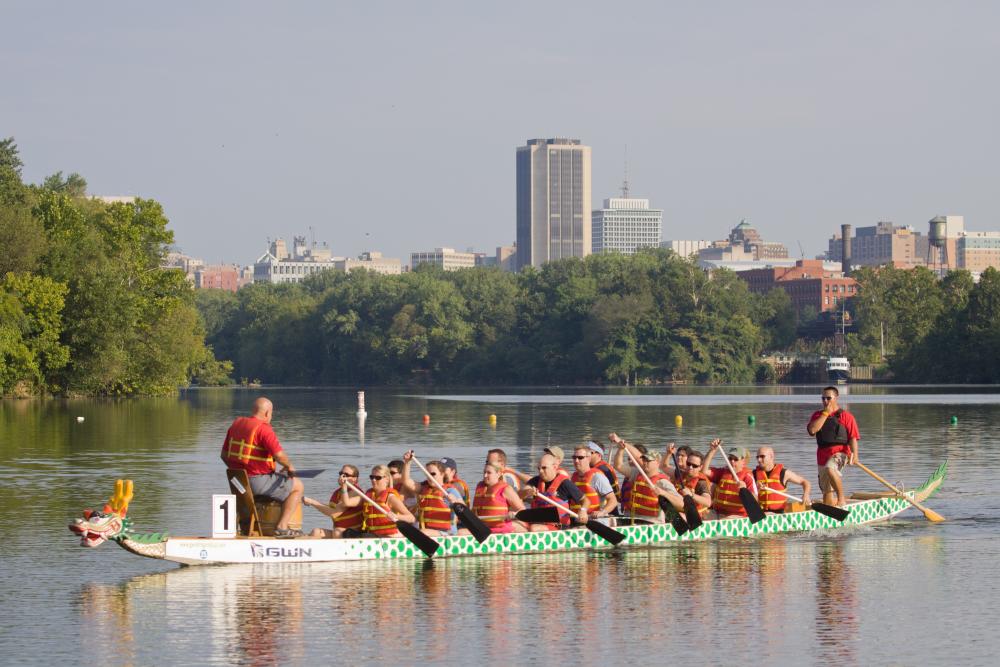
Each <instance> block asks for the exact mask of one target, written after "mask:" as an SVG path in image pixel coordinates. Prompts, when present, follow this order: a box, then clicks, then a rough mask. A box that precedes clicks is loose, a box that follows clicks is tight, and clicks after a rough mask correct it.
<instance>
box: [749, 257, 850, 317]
mask: <svg viewBox="0 0 1000 667" xmlns="http://www.w3.org/2000/svg"><path fill="white" fill-rule="evenodd" d="M736 275H738V276H739V277H740V278H742V279H743V280H745V281H746V283H747V286H748V287H749V288H750V291H751V292H755V293H757V294H766V293H767V292H770V291H771V290H772V289H774V288H775V287H780V288H781V289H783V290H785V292H787V293H788V296H789V297H790V298H791V300H792V304H793V305H794V306H795V309H796V310H798V311H800V312H801V311H802V309H804V308H805V307H806V306H812V307H814V308H815V309H816V312H820V313H821V312H823V311H826V310H839V309H840V305H841V302H843V300H844V299H846V298H848V297H852V296H855V295H856V294H857V293H858V284H857V282H855V280H854V278H845V277H844V274H843V273H841V272H840V271H827V270H825V269H824V268H823V262H822V260H818V259H800V260H798V261H796V262H795V266H780V267H770V268H767V269H750V270H749V271H740V272H738V273H737V274H736Z"/></svg>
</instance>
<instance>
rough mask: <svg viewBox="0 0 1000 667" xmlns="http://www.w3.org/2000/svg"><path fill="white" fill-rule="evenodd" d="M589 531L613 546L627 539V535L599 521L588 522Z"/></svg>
mask: <svg viewBox="0 0 1000 667" xmlns="http://www.w3.org/2000/svg"><path fill="white" fill-rule="evenodd" d="M553 509H554V508H553ZM587 529H588V530H589V531H590V532H592V533H595V534H597V535H599V536H601V537H602V538H604V539H605V540H607V541H608V542H610V543H611V544H618V543H619V542H621V541H622V540H624V539H625V535H624V534H622V533H619V532H618V531H617V530H615V529H614V528H612V527H611V526H605V525H604V524H603V523H601V522H600V521H598V520H597V519H591V520H590V521H588V522H587Z"/></svg>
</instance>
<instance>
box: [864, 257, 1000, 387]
mask: <svg viewBox="0 0 1000 667" xmlns="http://www.w3.org/2000/svg"><path fill="white" fill-rule="evenodd" d="M852 275H853V276H854V278H855V279H856V280H857V281H858V284H859V295H858V296H857V297H856V298H855V299H853V301H852V303H851V309H852V310H853V312H854V317H855V320H856V322H857V329H858V331H857V334H856V335H852V336H849V339H850V340H849V353H850V355H851V358H852V361H854V362H855V363H857V362H867V363H881V361H882V359H881V357H882V354H883V352H884V354H885V357H886V363H887V364H888V366H889V368H890V369H891V370H892V372H893V374H894V375H895V377H896V379H897V380H899V381H903V382H927V383H933V382H943V383H989V384H992V383H996V382H1000V272H997V270H996V269H993V268H990V269H987V270H986V271H984V272H983V273H982V274H981V275H980V278H979V282H978V283H974V282H973V279H972V275H971V274H970V273H969V272H968V271H952V272H950V273H948V274H947V275H946V276H945V277H944V278H941V279H939V278H938V277H937V276H936V275H935V274H934V273H933V272H931V271H929V270H928V269H926V268H923V267H918V268H915V269H909V270H904V269H897V268H893V267H881V268H877V269H875V268H869V267H865V268H861V269H858V270H856V271H855V272H854V273H853V274H852Z"/></svg>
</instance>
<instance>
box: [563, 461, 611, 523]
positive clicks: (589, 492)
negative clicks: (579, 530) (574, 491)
mask: <svg viewBox="0 0 1000 667" xmlns="http://www.w3.org/2000/svg"><path fill="white" fill-rule="evenodd" d="M603 474H604V473H603V472H601V471H600V470H598V469H597V468H591V469H590V470H588V471H587V472H585V473H583V474H582V475H581V474H580V473H579V472H574V473H573V477H572V479H573V483H574V484H576V487H577V488H578V489H580V493H582V494H583V496H584V497H585V498H586V499H587V500H588V501H590V509H589V510H587V511H588V512H596V511H597V510H598V509H600V507H601V497H600V496H599V495H597V491H594V487H592V486H591V485H590V480H592V479H593V478H594V475H603ZM582 507H583V504H582V503H578V502H575V501H574V502H572V503H570V505H569V508H570V509H571V510H573V511H574V512H577V513H579V511H580V508H582Z"/></svg>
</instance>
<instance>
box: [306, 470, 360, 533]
mask: <svg viewBox="0 0 1000 667" xmlns="http://www.w3.org/2000/svg"><path fill="white" fill-rule="evenodd" d="M346 482H350V483H351V484H354V485H355V486H357V484H358V468H357V466H352V465H350V464H348V465H344V466H342V467H341V468H340V477H339V478H338V483H339V484H340V487H339V488H337V490H335V491H334V492H333V495H331V496H330V503H329V504H327V505H324V504H323V503H321V502H319V501H317V500H313V499H312V498H303V499H302V504H303V505H306V506H307V507H312V508H314V509H317V510H319V511H320V512H322V513H323V514H325V515H327V516H328V517H330V518H331V519H333V528H332V529H326V528H314V529H313V531H312V532H311V533H310V534H309V537H359V536H360V535H361V529H362V525H363V523H364V517H363V513H364V509H363V508H362V507H361V505H362V503H363V502H364V501H363V500H361V496H359V495H358V494H357V493H356V492H354V491H352V490H351V489H350V488H348V486H347V484H346Z"/></svg>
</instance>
